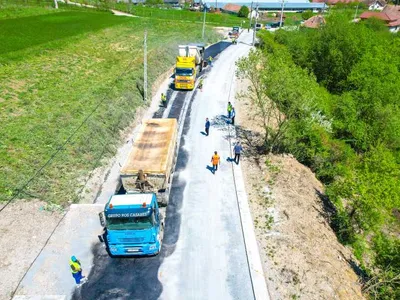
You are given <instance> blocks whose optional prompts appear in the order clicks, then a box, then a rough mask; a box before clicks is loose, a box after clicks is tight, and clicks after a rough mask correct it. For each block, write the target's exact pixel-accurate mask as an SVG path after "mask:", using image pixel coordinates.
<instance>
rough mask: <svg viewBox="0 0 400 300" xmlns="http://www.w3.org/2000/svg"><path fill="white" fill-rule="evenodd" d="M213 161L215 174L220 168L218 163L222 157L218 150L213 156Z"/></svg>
mask: <svg viewBox="0 0 400 300" xmlns="http://www.w3.org/2000/svg"><path fill="white" fill-rule="evenodd" d="M211 163H212V165H213V170H212V172H213V174H215V171H217V170H218V165H219V164H220V157H219V155H218V153H217V151H214V155H213V156H212V157H211Z"/></svg>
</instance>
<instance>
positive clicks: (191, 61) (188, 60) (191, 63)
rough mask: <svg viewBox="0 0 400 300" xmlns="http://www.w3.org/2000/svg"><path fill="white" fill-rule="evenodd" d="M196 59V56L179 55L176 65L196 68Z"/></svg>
mask: <svg viewBox="0 0 400 300" xmlns="http://www.w3.org/2000/svg"><path fill="white" fill-rule="evenodd" d="M195 62H196V59H195V58H194V57H185V56H177V57H176V67H177V68H194V67H195V66H196V64H195Z"/></svg>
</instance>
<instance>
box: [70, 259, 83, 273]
mask: <svg viewBox="0 0 400 300" xmlns="http://www.w3.org/2000/svg"><path fill="white" fill-rule="evenodd" d="M69 266H70V267H71V272H72V274H75V273H78V272H79V271H81V263H80V262H79V260H77V261H72V260H71V259H70V260H69Z"/></svg>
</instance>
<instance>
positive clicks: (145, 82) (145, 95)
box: [143, 30, 147, 102]
mask: <svg viewBox="0 0 400 300" xmlns="http://www.w3.org/2000/svg"><path fill="white" fill-rule="evenodd" d="M143 48H144V53H143V81H144V82H143V100H144V101H145V102H146V101H147V30H145V31H144V47H143Z"/></svg>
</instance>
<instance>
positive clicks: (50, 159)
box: [0, 50, 140, 213]
mask: <svg viewBox="0 0 400 300" xmlns="http://www.w3.org/2000/svg"><path fill="white" fill-rule="evenodd" d="M139 51H140V50H138V51H136V53H137V54H138V53H139ZM135 59H136V55H134V56H133V58H132V60H131V61H130V63H129V64H128V66H127V68H126V69H125V70H124V71H123V72H122V73H121V74H120V75H119V76H118V77H117V78H116V79H115V80H114V81H113V82H112V83H111V87H110V88H109V89H108V91H107V92H106V95H105V96H104V98H103V99H101V100H100V101H99V103H97V105H96V106H95V107H94V109H93V110H92V111H91V112H90V113H89V114H88V115H87V116H86V117H85V119H84V120H83V121H82V122H81V123H80V124H79V126H78V127H77V128H76V129H75V130H74V131H73V132H72V133H71V134H70V135H69V136H68V138H67V139H66V140H65V141H64V143H63V144H62V145H61V146H60V147H58V148H57V150H56V151H55V152H54V153H53V154H52V155H51V156H50V158H49V159H48V160H47V161H46V162H45V163H44V164H43V165H42V166H41V167H40V168H39V169H38V170H37V171H36V172H35V173H34V174H33V175H32V176H31V177H30V178H29V179H28V181H26V182H25V183H24V184H23V185H22V187H20V188H19V189H17V192H16V193H15V194H14V195H13V196H12V197H11V198H10V199H9V200H7V201H6V203H5V204H4V206H3V207H2V208H0V213H1V212H2V211H3V210H4V209H5V208H6V207H7V206H8V205H9V204H10V203H11V202H12V201H14V200H15V199H16V198H17V197H18V195H19V194H20V193H21V192H22V191H23V190H24V189H25V188H26V187H27V186H28V185H29V184H30V183H31V182H32V181H33V180H34V179H35V178H36V177H37V176H38V175H39V174H40V173H41V172H42V171H43V169H45V168H46V167H47V166H48V165H49V164H50V163H51V162H52V161H53V160H54V158H55V157H56V156H57V155H58V154H59V153H60V152H61V151H62V150H64V147H65V146H66V145H68V144H69V142H70V141H71V140H72V138H73V137H74V136H75V135H76V134H77V133H78V132H79V130H80V129H81V128H82V127H83V125H85V123H86V122H87V121H88V120H89V119H90V117H91V116H92V115H93V114H94V113H95V112H96V110H97V109H98V108H99V107H100V106H101V105H102V104H103V103H104V101H105V100H106V99H107V98H108V95H109V93H110V92H111V91H112V90H113V88H114V84H113V83H114V82H118V81H119V80H120V79H121V78H122V77H123V76H124V75H125V74H126V73H127V72H128V71H130V68H131V67H132V64H133V62H134V61H135Z"/></svg>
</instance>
